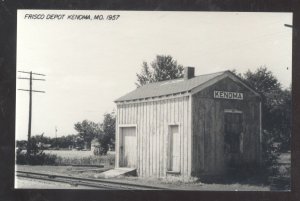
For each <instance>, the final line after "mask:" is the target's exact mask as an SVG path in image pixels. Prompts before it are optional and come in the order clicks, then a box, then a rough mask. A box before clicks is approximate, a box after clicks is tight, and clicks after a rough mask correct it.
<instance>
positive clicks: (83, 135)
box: [17, 112, 116, 154]
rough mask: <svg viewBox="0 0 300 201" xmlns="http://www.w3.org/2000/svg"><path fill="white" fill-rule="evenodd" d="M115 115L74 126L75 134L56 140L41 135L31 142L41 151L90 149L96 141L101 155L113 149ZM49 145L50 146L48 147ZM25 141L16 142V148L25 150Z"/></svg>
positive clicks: (112, 113)
mask: <svg viewBox="0 0 300 201" xmlns="http://www.w3.org/2000/svg"><path fill="white" fill-rule="evenodd" d="M115 121H116V117H115V113H114V112H111V113H106V114H104V119H103V122H102V123H96V122H93V121H89V120H83V121H81V122H77V123H75V124H74V129H75V130H76V131H77V134H70V135H66V136H61V137H57V138H51V137H46V136H44V135H43V134H41V135H35V136H32V138H31V141H32V143H34V144H35V145H37V146H38V147H40V148H42V149H48V148H51V149H68V148H70V147H72V148H76V149H90V148H91V142H92V140H96V141H98V146H100V147H99V148H101V150H102V152H101V153H102V154H106V153H107V151H108V150H109V149H112V150H113V149H114V147H115ZM49 145H50V146H49ZM26 146H27V141H26V140H21V141H20V140H18V141H17V147H19V148H22V149H26Z"/></svg>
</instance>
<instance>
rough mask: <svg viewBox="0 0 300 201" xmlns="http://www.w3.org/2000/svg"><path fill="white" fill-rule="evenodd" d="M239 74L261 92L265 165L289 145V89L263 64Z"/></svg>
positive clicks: (268, 164) (269, 163)
mask: <svg viewBox="0 0 300 201" xmlns="http://www.w3.org/2000/svg"><path fill="white" fill-rule="evenodd" d="M238 76H240V77H241V78H242V79H243V80H244V81H245V82H246V83H247V84H248V85H249V86H251V87H252V88H253V89H255V90H256V91H257V92H258V93H260V94H261V96H262V129H263V150H262V151H263V160H264V162H265V163H267V164H266V165H267V166H271V165H272V164H274V163H275V162H276V159H277V156H278V154H279V149H278V148H276V147H274V143H275V142H276V143H279V144H280V147H279V148H280V149H281V151H287V150H289V149H290V139H291V109H292V108H291V107H292V104H291V98H292V96H291V90H290V89H286V90H283V89H282V87H281V84H280V82H279V81H278V80H277V78H276V77H275V76H274V75H273V73H272V72H271V71H269V70H268V69H267V68H266V67H260V68H258V69H257V70H256V71H255V72H251V71H247V72H246V73H244V74H243V75H241V74H239V75H238Z"/></svg>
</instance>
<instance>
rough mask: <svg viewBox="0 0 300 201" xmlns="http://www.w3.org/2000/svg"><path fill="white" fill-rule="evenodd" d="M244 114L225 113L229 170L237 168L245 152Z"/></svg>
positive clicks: (225, 137)
mask: <svg viewBox="0 0 300 201" xmlns="http://www.w3.org/2000/svg"><path fill="white" fill-rule="evenodd" d="M242 117H243V114H242V113H241V112H240V113H227V112H226V113H225V118H224V123H225V125H224V129H225V136H224V141H225V158H226V163H227V167H228V168H229V169H232V168H237V166H238V165H239V163H240V162H241V154H242V152H243V118H242Z"/></svg>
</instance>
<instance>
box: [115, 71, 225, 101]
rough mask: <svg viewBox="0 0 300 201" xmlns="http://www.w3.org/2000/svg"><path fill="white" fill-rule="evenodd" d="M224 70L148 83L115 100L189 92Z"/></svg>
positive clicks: (219, 74)
mask: <svg viewBox="0 0 300 201" xmlns="http://www.w3.org/2000/svg"><path fill="white" fill-rule="evenodd" d="M226 72H228V71H221V72H217V73H211V74H205V75H199V76H195V77H193V78H190V79H188V80H184V78H180V79H174V80H167V81H161V82H154V83H149V84H146V85H143V86H141V87H139V88H137V89H135V90H133V91H131V92H129V93H127V94H125V95H124V96H122V97H120V98H118V99H117V100H115V102H121V101H129V100H138V99H144V98H152V97H159V96H165V95H171V94H178V93H183V92H189V91H191V90H192V89H194V88H196V87H198V86H199V85H202V84H204V83H206V82H208V81H209V80H211V79H214V78H216V77H218V76H221V75H223V74H225V73H226Z"/></svg>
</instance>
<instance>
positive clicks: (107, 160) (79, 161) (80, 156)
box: [44, 150, 115, 168]
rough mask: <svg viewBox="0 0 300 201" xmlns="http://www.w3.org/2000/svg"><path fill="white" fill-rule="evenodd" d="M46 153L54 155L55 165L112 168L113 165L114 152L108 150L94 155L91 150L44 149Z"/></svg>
mask: <svg viewBox="0 0 300 201" xmlns="http://www.w3.org/2000/svg"><path fill="white" fill-rule="evenodd" d="M44 152H45V153H46V154H52V155H56V156H57V158H56V160H55V162H56V165H83V166H88V165H91V166H101V165H104V166H105V167H110V168H113V167H114V166H115V154H114V152H108V153H107V155H104V156H95V155H94V154H93V153H92V152H91V151H77V150H45V151H44Z"/></svg>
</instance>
